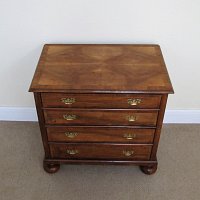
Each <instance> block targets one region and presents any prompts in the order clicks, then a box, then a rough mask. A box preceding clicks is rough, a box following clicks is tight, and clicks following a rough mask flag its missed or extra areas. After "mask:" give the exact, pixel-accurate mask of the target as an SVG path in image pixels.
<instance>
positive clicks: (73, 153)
mask: <svg viewBox="0 0 200 200" xmlns="http://www.w3.org/2000/svg"><path fill="white" fill-rule="evenodd" d="M67 154H70V155H75V154H78V150H76V149H67Z"/></svg>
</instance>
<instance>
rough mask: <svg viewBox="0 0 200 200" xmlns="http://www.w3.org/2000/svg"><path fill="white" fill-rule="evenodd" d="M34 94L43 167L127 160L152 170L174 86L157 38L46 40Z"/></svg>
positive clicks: (55, 167) (145, 170)
mask: <svg viewBox="0 0 200 200" xmlns="http://www.w3.org/2000/svg"><path fill="white" fill-rule="evenodd" d="M29 91H31V92H33V93H34V97H35V102H36V108H37V114H38V119H39V124H40V130H41V135H42V141H43V145H44V150H45V157H44V162H43V166H44V169H45V171H47V172H49V173H54V172H56V171H57V170H58V169H59V168H60V164H64V163H65V164H68V163H77V164H78V163H86V164H133V165H138V166H140V168H141V170H142V171H143V172H144V173H145V174H153V173H154V172H155V171H156V169H157V158H156V153H157V148H158V143H159V138H160V133H161V127H162V122H163V117H164V112H165V106H166V102H167V96H168V94H169V93H173V88H172V85H171V82H170V79H169V75H168V72H167V69H166V66H165V63H164V60H163V57H162V53H161V50H160V47H159V46H158V45H117V44H116V45H69V44H66V45H65V44H60V45H59V44H48V45H44V48H43V51H42V54H41V57H40V59H39V62H38V66H37V68H36V71H35V75H34V77H33V80H32V83H31V86H30V90H29Z"/></svg>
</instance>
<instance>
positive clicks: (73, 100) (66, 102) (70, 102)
mask: <svg viewBox="0 0 200 200" xmlns="http://www.w3.org/2000/svg"><path fill="white" fill-rule="evenodd" d="M61 102H63V103H64V104H73V103H75V102H76V99H75V98H62V99H61Z"/></svg>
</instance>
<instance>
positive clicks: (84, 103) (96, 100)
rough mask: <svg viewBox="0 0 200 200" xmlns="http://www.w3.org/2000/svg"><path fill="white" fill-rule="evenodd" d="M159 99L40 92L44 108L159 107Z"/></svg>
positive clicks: (156, 96) (153, 97) (137, 96)
mask: <svg viewBox="0 0 200 200" xmlns="http://www.w3.org/2000/svg"><path fill="white" fill-rule="evenodd" d="M160 100H161V96H160V95H137V94H98V95H97V94H67V93H42V103H43V107H45V108H48V107H61V108H159V105H160Z"/></svg>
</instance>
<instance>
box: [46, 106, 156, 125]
mask: <svg viewBox="0 0 200 200" xmlns="http://www.w3.org/2000/svg"><path fill="white" fill-rule="evenodd" d="M64 115H75V116H76V119H75V120H69V121H67V120H65V119H64V117H63V116H64ZM157 115H158V111H157V110H103V109H101V110H95V109H93V110H89V109H82V110H80V109H47V110H44V116H45V123H46V124H65V125H107V126H109V125H112V126H115V125H129V126H136V125H143V126H156V121H157ZM129 116H133V117H136V120H135V121H129V120H128V117H129Z"/></svg>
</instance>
